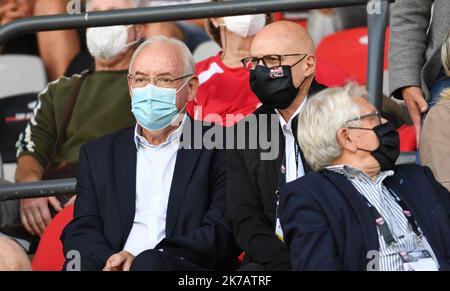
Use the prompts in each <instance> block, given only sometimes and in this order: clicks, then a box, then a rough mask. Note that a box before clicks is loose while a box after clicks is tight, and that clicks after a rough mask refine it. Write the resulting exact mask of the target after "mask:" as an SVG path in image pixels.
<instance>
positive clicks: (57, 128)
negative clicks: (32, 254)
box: [0, 0, 144, 235]
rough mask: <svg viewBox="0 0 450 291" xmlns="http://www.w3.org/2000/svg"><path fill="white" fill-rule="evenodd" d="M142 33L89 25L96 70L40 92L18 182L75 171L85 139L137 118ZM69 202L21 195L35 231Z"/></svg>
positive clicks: (105, 4) (96, 7) (109, 1)
mask: <svg viewBox="0 0 450 291" xmlns="http://www.w3.org/2000/svg"><path fill="white" fill-rule="evenodd" d="M133 7H135V1H132V0H120V1H116V0H90V1H88V9H89V11H104V10H110V9H120V8H123V9H125V8H133ZM143 34H144V31H143V27H142V26H141V25H135V26H115V27H99V28H90V29H88V32H87V43H88V47H89V51H90V53H91V55H92V56H94V57H95V62H96V70H95V72H90V73H84V74H83V75H82V76H80V75H74V76H72V77H71V78H65V77H63V78H60V79H59V80H57V81H55V82H52V83H50V84H49V85H48V87H47V88H46V89H45V90H44V91H43V92H42V93H41V94H40V95H39V100H38V104H37V106H36V108H35V111H34V116H33V118H32V119H31V121H30V123H29V125H28V127H27V128H26V130H25V132H23V134H21V136H20V137H19V141H18V143H17V150H18V156H17V157H18V165H17V170H16V181H17V182H18V183H26V182H36V181H40V180H43V179H55V178H68V177H75V169H76V165H77V163H78V153H79V150H80V146H81V145H82V144H84V143H86V142H88V141H90V140H93V139H96V138H99V137H101V136H104V135H106V134H109V133H112V132H114V131H116V130H118V129H121V128H125V127H128V126H131V125H132V124H134V123H135V119H134V117H133V115H132V114H131V112H130V103H129V98H130V97H129V92H128V87H127V69H128V66H129V63H130V60H131V56H132V55H133V52H134V49H135V48H136V46H137V45H136V43H137V42H139V41H140V40H141V37H142V35H143ZM119 40H120V41H119ZM72 201H73V200H72ZM72 201H70V202H72ZM67 202H68V198H67V199H61V200H58V199H56V198H55V197H50V198H36V199H26V200H22V201H21V202H20V204H21V205H20V218H21V220H22V223H23V225H24V227H25V228H26V229H27V230H28V232H30V233H31V234H33V235H41V234H42V233H43V231H44V230H45V228H46V227H47V226H48V224H49V223H50V221H51V217H52V216H51V213H52V212H55V211H59V210H61V208H62V207H63V206H64V204H66V203H67ZM17 216H19V214H18V213H17ZM9 220H10V221H14V220H15V217H11V218H10V219H9ZM0 224H1V223H0Z"/></svg>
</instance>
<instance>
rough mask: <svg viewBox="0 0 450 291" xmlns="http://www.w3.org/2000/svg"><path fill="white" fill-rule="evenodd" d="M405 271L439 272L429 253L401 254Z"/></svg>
mask: <svg viewBox="0 0 450 291" xmlns="http://www.w3.org/2000/svg"><path fill="white" fill-rule="evenodd" d="M400 258H401V259H402V263H403V270H404V271H438V266H437V265H436V262H435V261H434V259H433V257H432V256H431V255H430V253H429V252H428V251H413V252H400Z"/></svg>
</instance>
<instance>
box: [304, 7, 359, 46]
mask: <svg viewBox="0 0 450 291" xmlns="http://www.w3.org/2000/svg"><path fill="white" fill-rule="evenodd" d="M366 25H367V9H366V7H365V6H354V7H343V8H326V9H318V10H311V11H309V13H308V32H309V33H310V34H311V37H312V38H313V41H314V43H315V44H316V45H317V46H318V45H319V44H320V42H321V41H322V39H323V38H324V37H326V36H328V35H330V34H333V33H335V32H337V31H340V30H344V29H349V28H353V27H360V26H366Z"/></svg>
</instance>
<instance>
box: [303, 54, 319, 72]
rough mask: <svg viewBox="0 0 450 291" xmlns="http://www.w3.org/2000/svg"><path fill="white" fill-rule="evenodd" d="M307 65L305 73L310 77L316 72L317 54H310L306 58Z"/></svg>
mask: <svg viewBox="0 0 450 291" xmlns="http://www.w3.org/2000/svg"><path fill="white" fill-rule="evenodd" d="M305 65H306V70H305V75H306V76H308V77H309V76H311V75H314V74H315V73H316V56H315V55H308V56H307V57H306V58H305Z"/></svg>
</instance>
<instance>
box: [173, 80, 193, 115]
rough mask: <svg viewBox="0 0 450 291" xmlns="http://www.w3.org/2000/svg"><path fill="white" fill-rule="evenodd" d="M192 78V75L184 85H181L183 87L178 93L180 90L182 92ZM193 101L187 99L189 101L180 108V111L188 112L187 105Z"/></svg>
mask: <svg viewBox="0 0 450 291" xmlns="http://www.w3.org/2000/svg"><path fill="white" fill-rule="evenodd" d="M191 80H192V76H191V77H189V78H188V79H187V80H186V82H184V85H183V86H181V88H180V89H178V90H177V94H178V92H180V91H181V90H183V88H184V87H186V85H187V84H188V83H189V82H190V81H191ZM192 101H193V100H192ZM192 101H187V102H186V103H185V104H184V106H183V108H182V109H181V110H180V112H179V113H185V112H186V107H187V105H188V104H189V103H191V102H192Z"/></svg>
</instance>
